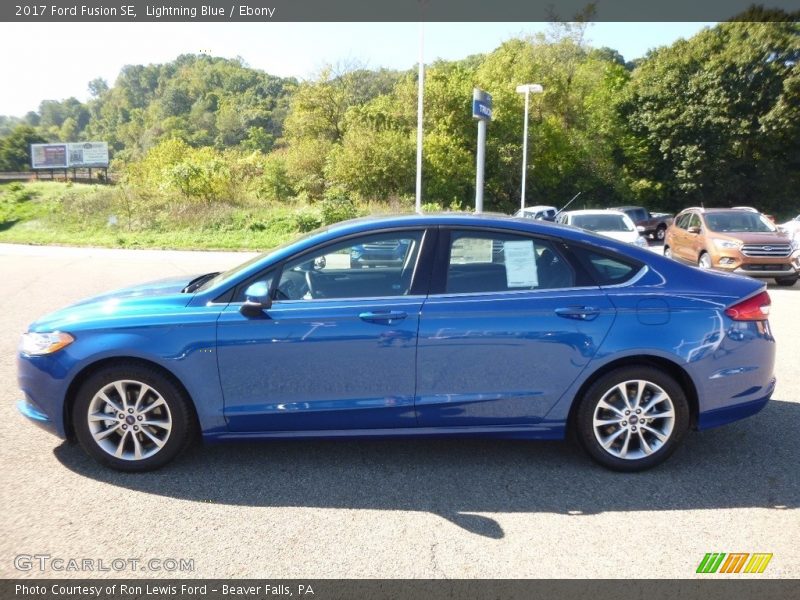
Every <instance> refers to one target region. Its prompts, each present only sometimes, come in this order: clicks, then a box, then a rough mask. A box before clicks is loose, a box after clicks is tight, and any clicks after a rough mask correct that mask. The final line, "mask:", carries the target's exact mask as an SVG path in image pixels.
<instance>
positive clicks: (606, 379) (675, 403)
mask: <svg viewBox="0 0 800 600" xmlns="http://www.w3.org/2000/svg"><path fill="white" fill-rule="evenodd" d="M638 381H643V382H648V383H649V384H650V386H653V387H652V389H651V387H645V388H644V389H645V393H644V394H643V395H642V401H641V403H640V406H643V407H645V408H646V406H647V403H648V402H649V401H650V400H651V399H653V398H655V394H652V395H649V396H648V395H647V394H648V391H650V392H653V391H654V389H655V388H660V390H661V391H663V392H664V393H665V394H666V396H667V401H668V402H670V403H671V406H672V413H673V415H674V416H673V417H672V422H671V428H670V431H669V434H668V435H667V436H666V439H665V440H664V441H663V442H662V441H660V440H659V439H657V438H656V437H655V436H654V434H651V433H650V432H652V431H654V430H657V431H659V433H660V434H662V435H663V430H664V429H666V426H667V425H669V423H668V421H669V419H667V418H658V417H656V418H654V419H653V418H651V419H650V423H649V425H650V426H652V427H653V428H654V429H653V428H650V427H648V424H647V422H645V429H642V424H641V422H640V421H639V420H640V419H641V417H636V416H635V415H634V414H631V416H630V417H620V418H629V419H633V418H636V420H637V421H636V422H637V423H638V425H639V427H638V429H637V427H636V425H635V424H634V423H633V421H631V422H630V423H628V422H627V421H623V422H622V423H625V425H626V427H622V426H621V425H620V424H616V425H609V426H607V427H606V428H599V429H598V431H597V433H596V432H595V427H594V417H595V413H596V411H601V412H600V413H598V414H601V415H602V414H605V413H603V412H602V411H605V409H604V408H602V407H601V406H599V405H600V403H601V400H603V399H604V398H606V399H607V400H609V401H610V402H613V401H614V400H612V398H613V396H612V395H611V394H614V393H615V389H616V388H617V386H619V385H620V384H622V383H625V382H638ZM634 386H635V384H633V383H631V384H630V387H629V388H628V389H636V388H635V387H634ZM620 398H621V396H620ZM579 401H580V404H579V406H578V409H577V412H576V413H575V420H574V423H573V426H574V428H575V434H576V436H577V438H578V441H579V442H580V444H581V446H583V448H584V450H586V452H587V453H588V454H589V456H590V457H592V459H593V460H595V461H596V462H597V463H599V464H601V465H603V466H604V467H607V468H609V469H612V470H614V471H624V472H635V471H643V470H645V469H650V468H652V467H655V466H656V465H659V464H661V463H662V462H664V461H665V460H666V459H667V458H668V457H669V456H670V455H671V454H672V453H673V452H674V451H675V449H676V448H677V447H678V445H679V444H680V442H681V440H682V439H683V436H684V435H685V434H686V431H687V430H688V429H689V403H688V401H687V400H686V394H685V392H684V390H683V388H682V387H681V386H680V384H679V383H678V382H677V381H676V380H675V379H674V378H672V377H671V376H669V375H667V374H666V373H664V372H663V371H661V370H659V369H655V368H653V367H649V366H630V367H622V368H619V369H615V370H614V371H611V372H610V373H606V374H605V375H603V376H602V377H600V378H599V379H597V380H596V381H595V382H594V383H592V385H591V386H589V388H588V389H587V390H586V393H585V394H584V395H583V398H581V399H580V400H579ZM667 406H669V405H668V404H667V402H664V401H662V402H658V403H657V404H655V405H654V407H653V408H652V409H651V412H650V414H653V415H657V414H666V411H667V408H666V407H667ZM659 410H660V411H662V412H661V413H658V412H657V411H659ZM652 411H656V412H655V413H654V412H652ZM623 412H624V411H623ZM634 412H635V411H634ZM609 414H611V413H610V411H609ZM599 418H600V419H601V420H602V419H603V418H604V417H602V416H601V417H599ZM654 421H657V423H654ZM615 428H616V429H615ZM619 429H622V430H623V433H622V434H621V435H618V438H619V442H620V445H622V446H624V448H625V452H626V453H627V452H628V451H630V456H628V457H626V458H622V457H620V456H619V455H617V453H619V451H618V450H617V449H615V448H613V447H612V448H611V449H606V448H605V447H604V446H603V445H602V444H601V442H600V440H599V439H598V436H603V435H606V432H607V435H606V438H605V439H606V440H608V439H610V438H612V437H614V435H613V434H614V433H615V432H617V431H618V430H619ZM631 429H632V430H633V431H638V433H633V432H631ZM645 430H647V432H646V433H645ZM626 435H627V436H629V442H626V443H627V446H625V444H622V440H623V439H624V438H625V436H626ZM642 438H644V439H645V442H644V443H642V442H640V440H641V439H642ZM615 439H616V438H615ZM648 440H649V442H648ZM614 443H616V441H615V442H614ZM650 444H653V446H654V448H651V446H650ZM656 444H658V446H657V447H655V446H656ZM645 446H646V447H647V449H648V450H650V451H651V453H649V454H646V453H645ZM619 450H622V448H620V449H619ZM634 450H635V452H634Z"/></svg>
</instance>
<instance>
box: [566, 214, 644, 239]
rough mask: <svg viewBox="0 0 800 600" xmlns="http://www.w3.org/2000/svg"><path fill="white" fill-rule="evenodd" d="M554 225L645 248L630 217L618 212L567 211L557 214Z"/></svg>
mask: <svg viewBox="0 0 800 600" xmlns="http://www.w3.org/2000/svg"><path fill="white" fill-rule="evenodd" d="M556 223H561V224H563V225H572V226H573V227H580V228H581V229H585V230H587V231H593V232H594V233H599V234H600V235H604V236H606V237H610V238H613V239H615V240H619V241H620V242H627V243H629V244H636V245H637V246H641V247H643V248H646V247H647V240H646V239H644V238H643V237H642V236H641V235H640V234H639V230H638V229H637V228H636V225H634V223H633V221H632V220H631V219H630V217H628V215H626V214H625V213H623V212H620V211H618V210H605V209H601V210H568V211H566V212H562V213H558V216H557V217H556Z"/></svg>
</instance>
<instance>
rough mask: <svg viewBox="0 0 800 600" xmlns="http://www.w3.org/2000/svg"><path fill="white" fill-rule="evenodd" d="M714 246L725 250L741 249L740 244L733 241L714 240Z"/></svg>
mask: <svg viewBox="0 0 800 600" xmlns="http://www.w3.org/2000/svg"><path fill="white" fill-rule="evenodd" d="M714 245H715V246H716V247H717V248H724V249H726V250H738V249H739V248H741V247H742V242H734V241H733V240H721V239H718V238H714Z"/></svg>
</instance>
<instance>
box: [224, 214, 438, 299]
mask: <svg viewBox="0 0 800 600" xmlns="http://www.w3.org/2000/svg"><path fill="white" fill-rule="evenodd" d="M403 232H420V233H421V234H422V235H421V236H420V248H419V252H418V253H417V261H416V264H415V265H414V271H413V272H412V274H411V285H410V286H409V293H408V294H403V295H400V296H374V297H373V296H354V297H351V298H310V299H308V300H304V302H319V301H323V302H350V301H370V300H388V299H390V298H417V297H420V296H422V297H424V296H427V292H428V290H427V288H428V286H429V285H430V276H431V274H430V265H429V264H427V262H429V261H428V260H427V258H428V255H430V254H432V253H433V252H434V251H435V249H436V241H437V234H438V227H437V226H435V225H434V226H430V225H429V226H426V225H416V226H415V225H410V226H404V227H387V228H382V229H374V230H371V231H359V232H355V233H351V234H348V235H345V236H341V237H338V238H336V239H332V240H327V241H325V242H322V243H320V244H317V245H315V246H312V247H311V248H307V249H306V250H303V251H302V252H298V253H297V254H293V255H292V256H289V257H286V258H284V259H283V260H280V261H278V262H275V263H272V264H271V265H269V266H268V267H265V268H264V269H262V270H261V271H259V272H258V273H255V274H253V275H251V276H250V277H247V278H245V279H244V280H242V281H241V282H240V283H238V284H236V285H234V286H232V287H231V288H229V289H227V290H225V291H224V292H223V293H222V294H220V295H219V296H217V298H223V297H226V296H228V295H231V299H230V300H228V301H227V302H217V298H215V299H214V300H213V301H212V302H210V303H209V304H227V305H229V306H239V305H241V304H244V302H243V301H234V300H233V298H235V297H236V296H237V295H238V292H239V290H240V289H241V288H244V289H246V288H247V287H248V286H249V285H250V284H252V283H253V281H257V280H258V279H260V278H261V277H263V276H266V275H268V274H269V273H270V272H271V271H273V270H274V271H275V276H274V277H273V278H272V283H271V285H270V289H269V296H270V298H272V300H273V302H274V304H276V305H277V304H279V303H281V302H287V300H278V299H276V298H275V292H276V291H277V289H278V284H279V283H280V280H281V277H282V276H283V269H284V268H285V266H286V263H288V262H292V261H294V260H295V259H300V258H302V257H304V256H307V255H309V254H312V253H314V252H317V251H318V250H324V249H325V248H327V247H328V246H333V245H336V244H339V243H340V242H346V241H348V240H351V239H357V238H360V237H368V236H373V235H384V234H391V233H403ZM426 267H427V273H426V272H425V271H426ZM423 286H424V288H425V289H424V291H421V290H419V288H422V287H423ZM290 302H296V300H291V301H290Z"/></svg>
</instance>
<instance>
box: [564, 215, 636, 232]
mask: <svg viewBox="0 0 800 600" xmlns="http://www.w3.org/2000/svg"><path fill="white" fill-rule="evenodd" d="M572 224H573V225H575V226H576V227H580V228H581V229H588V230H589V231H633V228H632V227H631V225H630V223H629V222H627V221H626V220H625V218H624V217H623V216H622V215H613V214H612V215H575V216H573V217H572Z"/></svg>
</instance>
